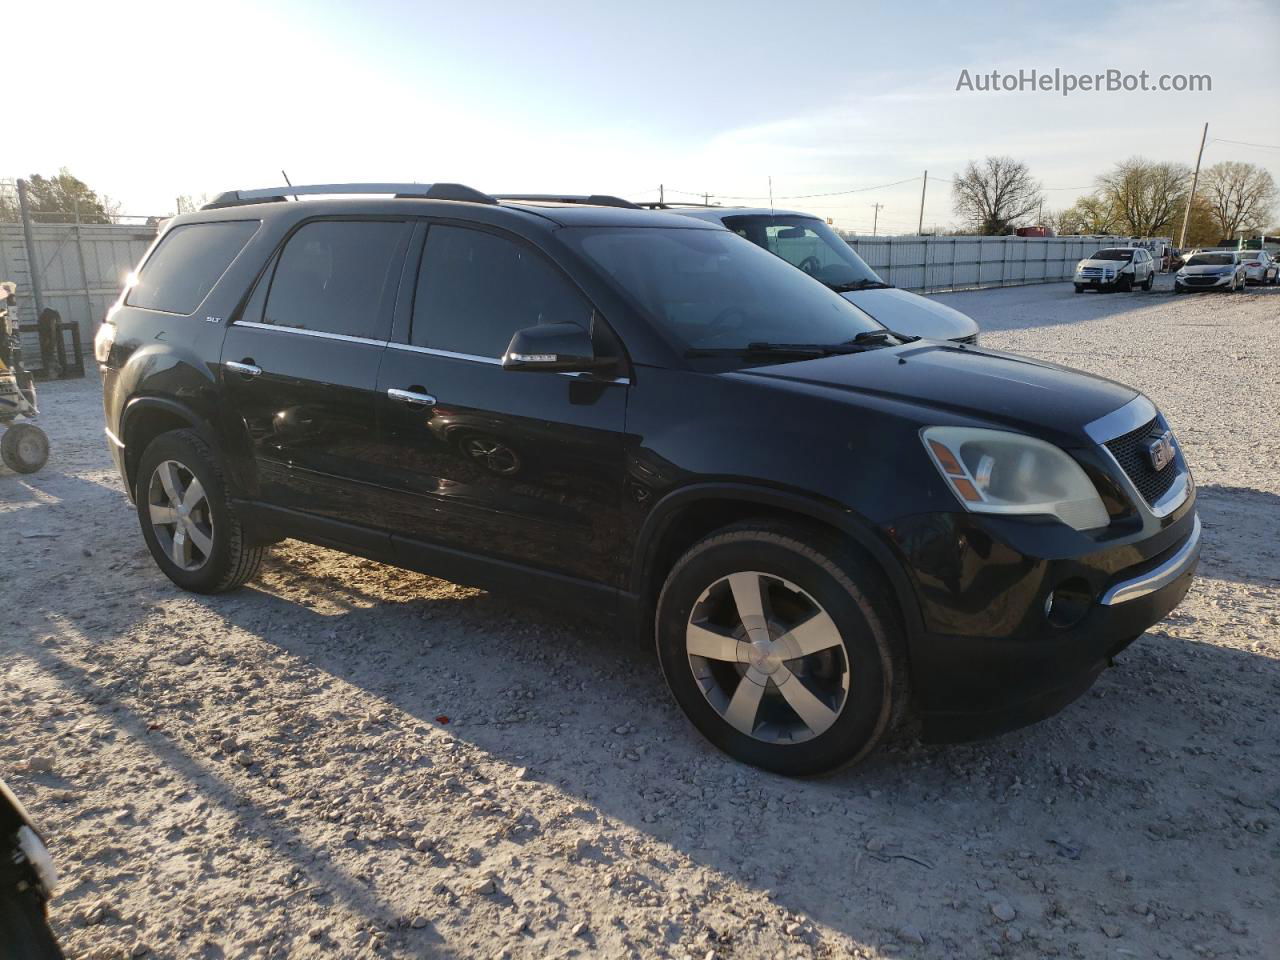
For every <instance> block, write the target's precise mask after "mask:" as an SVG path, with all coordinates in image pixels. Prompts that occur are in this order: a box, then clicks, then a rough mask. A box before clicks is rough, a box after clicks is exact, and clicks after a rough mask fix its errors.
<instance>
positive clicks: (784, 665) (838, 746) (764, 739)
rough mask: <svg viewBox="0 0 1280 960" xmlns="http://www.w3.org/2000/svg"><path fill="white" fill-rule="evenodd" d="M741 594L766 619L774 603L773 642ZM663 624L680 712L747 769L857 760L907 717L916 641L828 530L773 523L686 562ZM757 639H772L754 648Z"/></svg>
mask: <svg viewBox="0 0 1280 960" xmlns="http://www.w3.org/2000/svg"><path fill="white" fill-rule="evenodd" d="M731 577H732V579H730V578H731ZM740 595H741V596H743V597H746V598H747V603H748V604H756V605H757V609H759V608H760V607H762V606H763V604H762V603H761V602H760V601H759V598H760V597H761V596H764V597H766V598H767V602H768V609H769V610H770V611H771V616H770V617H769V619H768V628H767V634H766V633H764V632H763V631H761V630H760V627H761V626H763V624H764V621H762V620H760V619H759V618H758V617H756V618H754V619H755V623H756V624H757V625H758V626H757V627H756V629H755V631H748V630H747V628H746V626H745V625H744V624H743V623H742V618H741V616H740V615H739V614H738V612H737V610H738V606H739V603H738V597H739V596H740ZM753 598H754V599H753ZM824 616H825V621H824V620H823V617H824ZM747 619H748V620H752V619H753V618H752V616H751V615H750V614H748V617H747ZM654 620H655V641H656V644H657V648H658V661H659V663H660V665H661V667H662V673H663V676H664V677H665V679H666V681H667V686H668V688H669V689H670V691H671V694H672V696H673V697H674V698H675V701H676V703H677V704H678V705H679V706H680V708H681V709H682V710H683V711H684V713H685V715H686V716H687V717H688V718H689V720H690V721H691V722H692V723H693V725H694V726H695V727H697V728H698V730H699V732H701V733H702V735H703V736H705V737H706V738H707V739H708V740H709V741H711V743H713V744H714V745H715V746H717V747H719V748H720V749H721V750H723V751H724V752H725V753H727V754H729V755H730V756H731V757H734V758H735V759H737V760H741V761H743V762H744V763H749V764H752V765H754V766H757V767H761V768H763V769H765V770H770V771H773V772H774V773H780V774H785V775H788V776H806V775H811V774H818V773H826V772H828V771H831V770H834V769H836V768H838V767H842V766H847V765H851V764H854V763H856V762H858V761H859V760H861V759H862V758H863V757H865V756H867V754H868V753H870V752H871V751H872V749H874V748H875V746H876V744H877V743H878V742H879V741H880V739H881V738H882V737H883V736H884V735H885V733H886V731H888V730H889V729H890V728H891V727H892V726H893V725H894V723H895V721H896V719H897V714H898V713H899V712H900V711H901V710H902V709H903V708H904V707H905V704H906V701H907V673H906V655H905V652H904V651H905V644H904V640H903V636H902V629H901V627H900V626H899V625H898V621H897V617H896V615H895V613H894V608H893V606H892V604H891V602H890V600H889V598H888V588H887V586H886V585H885V583H884V580H883V577H882V576H881V574H880V572H879V571H878V570H877V569H876V568H875V567H874V566H873V565H872V564H871V563H870V562H869V561H867V560H865V559H863V558H862V557H861V556H860V555H858V554H856V553H855V552H853V551H852V550H851V549H849V548H847V547H844V546H842V545H841V544H840V543H839V541H838V540H836V539H835V538H834V537H830V536H828V535H826V534H823V533H820V532H817V531H814V530H809V529H806V528H804V527H797V526H792V525H788V524H784V523H774V522H768V521H754V522H745V523H742V524H737V525H735V526H732V527H728V528H726V529H724V530H721V531H718V532H716V533H714V534H712V535H711V536H709V537H707V538H706V539H704V540H702V541H701V542H700V543H698V544H696V545H695V546H693V547H692V548H691V549H690V550H689V551H688V552H687V553H686V554H685V555H684V556H683V557H681V558H680V559H679V560H678V561H677V562H676V564H675V566H674V567H673V568H672V570H671V572H670V574H669V575H668V576H667V579H666V582H665V584H664V585H663V588H662V592H661V595H660V596H659V598H658V604H657V612H656V616H655V618H654ZM824 622H825V627H824ZM803 625H810V627H811V629H810V630H809V631H799V630H798V629H797V632H796V633H794V634H793V633H792V632H791V629H792V628H799V627H801V626H803ZM814 628H816V629H814ZM753 632H754V634H755V636H756V637H757V639H758V640H761V642H760V643H751V642H749V641H748V640H745V639H741V638H744V637H749V636H751V635H752V633H753ZM765 637H767V639H763V638H765ZM833 637H834V641H833V640H832V638H833ZM799 643H805V644H808V645H810V649H808V650H805V649H803V648H801V647H798V646H797V644H799ZM691 645H692V646H693V647H694V650H691ZM775 645H776V647H775ZM695 651H702V652H703V653H705V654H706V655H705V656H704V655H701V654H699V653H697V652H695ZM788 653H789V654H793V656H787V654H788ZM778 677H782V680H781V681H779V680H778ZM753 678H755V679H753ZM802 678H803V681H804V682H802ZM792 683H795V684H799V686H797V687H790V686H788V685H789V684H792ZM741 684H751V685H752V686H750V687H741ZM784 690H786V691H789V692H787V693H784ZM744 693H745V694H746V696H745V699H742V698H741V695H742V694H744ZM740 700H741V702H739V701H740ZM794 704H799V707H797V706H795V705H794ZM801 710H804V711H805V712H804V715H802V714H801V712H800V711H801ZM734 714H736V718H735V717H733V715H734ZM735 721H736V722H735Z"/></svg>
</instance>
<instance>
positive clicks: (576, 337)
mask: <svg viewBox="0 0 1280 960" xmlns="http://www.w3.org/2000/svg"><path fill="white" fill-rule="evenodd" d="M615 363H617V360H616V359H615V358H613V357H597V356H596V355H595V350H594V348H593V347H592V346H591V335H590V334H589V333H587V331H586V330H584V329H583V328H582V327H580V326H578V325H577V324H576V323H543V324H539V325H538V326H536V327H525V329H523V330H517V331H516V335H515V336H514V337H512V338H511V343H510V345H509V346H508V347H507V352H506V353H504V354H503V355H502V366H503V369H505V370H551V371H560V372H574V371H586V370H603V369H606V368H608V367H612V366H613V365H614V364H615Z"/></svg>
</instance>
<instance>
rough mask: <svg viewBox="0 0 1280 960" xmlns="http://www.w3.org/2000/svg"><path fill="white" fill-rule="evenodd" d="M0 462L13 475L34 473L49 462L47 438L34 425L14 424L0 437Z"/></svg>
mask: <svg viewBox="0 0 1280 960" xmlns="http://www.w3.org/2000/svg"><path fill="white" fill-rule="evenodd" d="M0 460H4V465H5V466H6V467H8V468H9V469H10V470H12V471H14V472H15V473H35V472H36V471H37V470H39V469H40V468H41V467H43V466H44V465H45V464H46V463H47V462H48V460H49V437H48V436H47V435H46V434H45V432H44V431H43V430H41V429H40V428H39V427H37V426H36V425H35V424H34V423H15V424H13V425H12V426H10V427H9V429H8V430H6V431H5V432H4V436H3V437H0Z"/></svg>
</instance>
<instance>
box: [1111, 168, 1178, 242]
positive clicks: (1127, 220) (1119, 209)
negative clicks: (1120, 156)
mask: <svg viewBox="0 0 1280 960" xmlns="http://www.w3.org/2000/svg"><path fill="white" fill-rule="evenodd" d="M1190 178H1191V171H1190V169H1188V168H1187V167H1186V166H1184V165H1183V164H1181V163H1157V162H1155V161H1152V160H1147V159H1146V158H1145V157H1130V158H1129V159H1128V160H1124V161H1122V162H1121V163H1117V164H1116V166H1115V169H1114V170H1112V171H1111V172H1110V173H1104V174H1103V175H1102V176H1100V177H1099V178H1098V194H1099V196H1100V197H1102V198H1103V199H1104V200H1105V201H1106V202H1107V203H1108V204H1110V205H1111V206H1112V207H1114V208H1115V210H1116V213H1117V214H1118V215H1119V219H1120V222H1119V226H1120V227H1122V228H1123V229H1124V230H1125V231H1126V232H1127V233H1129V234H1131V235H1132V236H1136V237H1150V236H1156V235H1159V234H1161V233H1166V232H1169V231H1170V230H1171V229H1172V227H1173V224H1174V223H1175V222H1176V221H1177V220H1178V213H1179V211H1180V210H1182V209H1184V208H1185V206H1186V199H1187V187H1188V181H1189V180H1190Z"/></svg>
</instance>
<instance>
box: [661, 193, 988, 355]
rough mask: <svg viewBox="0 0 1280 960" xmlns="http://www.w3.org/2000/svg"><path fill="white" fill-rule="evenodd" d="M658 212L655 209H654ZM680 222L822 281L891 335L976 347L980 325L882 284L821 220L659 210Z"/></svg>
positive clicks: (781, 213)
mask: <svg viewBox="0 0 1280 960" xmlns="http://www.w3.org/2000/svg"><path fill="white" fill-rule="evenodd" d="M655 206H657V205H655ZM661 208H662V209H664V210H670V212H672V213H678V214H681V215H682V216H686V217H693V218H695V219H697V220H705V221H706V222H708V223H718V224H721V225H722V226H724V227H726V228H728V229H729V230H732V231H733V232H734V233H736V234H738V235H739V236H742V237H746V238H747V239H748V240H750V241H751V242H752V243H754V244H755V245H756V246H759V247H764V249H766V250H768V251H769V252H770V253H773V254H777V255H778V256H779V257H781V258H782V259H783V260H786V261H787V262H788V263H789V264H791V265H792V266H793V267H799V268H800V269H801V270H803V271H804V272H805V273H807V274H809V275H810V276H811V277H813V278H815V279H817V280H820V281H822V282H823V283H824V284H826V285H827V286H828V287H830V288H831V289H832V290H834V291H835V292H836V293H838V294H840V295H841V296H842V297H844V298H845V299H846V300H848V301H849V302H850V303H852V304H855V305H856V306H858V307H861V308H862V309H863V310H864V311H866V312H867V313H869V314H871V316H873V317H875V318H876V319H877V320H879V321H880V322H881V323H883V324H884V325H885V326H886V327H888V328H889V329H890V330H893V331H895V332H897V333H905V334H907V335H908V336H912V337H925V338H929V339H933V340H955V341H957V342H959V343H977V342H978V324H977V323H975V322H974V320H973V319H972V318H971V317H968V316H966V315H965V314H963V313H961V312H960V311H959V310H954V309H952V308H951V307H948V306H947V305H946V304H943V303H939V302H938V301H936V300H932V299H930V298H928V297H922V296H919V295H918V294H915V293H909V292H907V291H906V290H898V289H896V288H895V287H893V286H891V285H890V284H887V283H885V282H884V281H883V280H882V279H880V277H879V275H878V274H877V273H876V272H875V271H874V270H872V269H871V268H870V267H869V266H867V263H866V261H864V260H863V259H862V258H861V257H860V256H858V253H857V251H856V250H854V249H853V247H851V246H849V244H848V243H847V242H845V241H844V240H843V239H841V237H840V235H839V234H838V233H836V232H835V231H834V230H832V229H831V227H830V226H828V225H827V223H826V222H825V221H823V220H820V219H819V218H817V217H815V216H813V215H811V214H808V213H797V212H795V211H792V210H771V209H769V208H767V207H766V208H759V209H750V208H746V207H705V206H694V205H687V206H685V205H678V204H677V205H671V206H666V205H662V207H661Z"/></svg>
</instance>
